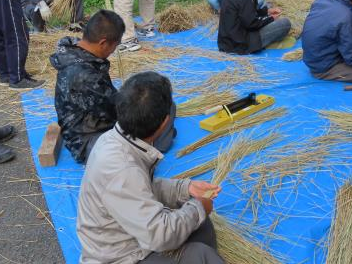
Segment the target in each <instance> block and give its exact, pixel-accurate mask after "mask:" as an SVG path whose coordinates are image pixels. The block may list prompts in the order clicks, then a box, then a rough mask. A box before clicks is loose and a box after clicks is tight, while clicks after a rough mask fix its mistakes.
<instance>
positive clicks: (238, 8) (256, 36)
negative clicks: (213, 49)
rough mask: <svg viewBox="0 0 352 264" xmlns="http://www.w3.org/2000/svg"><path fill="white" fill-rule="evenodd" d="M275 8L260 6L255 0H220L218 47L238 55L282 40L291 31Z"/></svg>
mask: <svg viewBox="0 0 352 264" xmlns="http://www.w3.org/2000/svg"><path fill="white" fill-rule="evenodd" d="M280 13H281V10H280V9H278V8H269V9H268V8H267V6H263V7H262V8H260V7H259V5H258V0H222V2H221V8H220V23H219V33H218V47H219V50H220V51H223V52H228V53H238V54H240V55H243V54H249V53H253V52H257V51H260V50H262V49H264V48H265V47H266V46H268V45H269V44H271V43H272V42H275V41H280V40H282V39H283V38H284V37H285V36H286V35H287V34H288V32H289V31H290V29H291V23H290V21H289V20H288V19H287V18H279V17H280Z"/></svg>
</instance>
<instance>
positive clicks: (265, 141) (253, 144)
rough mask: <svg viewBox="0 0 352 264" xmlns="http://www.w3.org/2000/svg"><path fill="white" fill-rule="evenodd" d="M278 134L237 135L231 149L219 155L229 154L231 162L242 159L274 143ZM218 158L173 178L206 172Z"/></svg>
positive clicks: (211, 168)
mask: <svg viewBox="0 0 352 264" xmlns="http://www.w3.org/2000/svg"><path fill="white" fill-rule="evenodd" d="M279 137H280V136H279V134H277V133H271V134H270V135H268V136H266V137H264V138H262V139H257V140H253V139H251V138H249V137H242V135H241V136H239V137H238V139H237V140H235V141H234V142H233V144H232V146H231V151H230V152H229V153H227V152H225V153H222V154H221V155H229V154H230V155H229V157H230V158H231V162H234V161H235V160H238V159H242V158H243V157H245V156H247V155H249V154H251V153H254V152H257V151H260V150H262V149H264V148H266V147H268V146H270V145H272V144H274V143H276V142H277V141H278V140H279ZM218 159H222V157H221V156H220V157H217V158H214V159H212V160H210V161H208V162H206V163H203V164H201V165H198V166H196V167H194V168H192V169H189V170H187V171H185V172H182V173H180V174H178V175H175V176H174V177H173V178H174V179H185V178H192V177H194V176H197V175H200V174H203V173H206V172H208V171H210V170H213V169H214V168H216V165H217V162H218Z"/></svg>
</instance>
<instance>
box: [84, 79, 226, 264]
mask: <svg viewBox="0 0 352 264" xmlns="http://www.w3.org/2000/svg"><path fill="white" fill-rule="evenodd" d="M116 101H117V112H118V121H117V123H116V125H115V126H114V128H113V129H111V130H109V131H107V132H105V133H104V134H103V135H101V136H100V137H99V139H98V140H97V142H96V144H95V145H94V147H93V149H92V151H91V154H90V155H89V158H88V161H87V165H86V170H85V174H84V177H83V180H82V184H81V190H80V195H79V202H78V217H77V234H78V237H79V239H80V242H81V244H82V253H81V258H80V263H121V264H134V263H139V264H151V263H155V264H166V263H171V264H176V263H184V264H186V263H192V264H198V263H199V264H201V263H203V264H223V263H224V261H223V260H222V259H221V257H220V256H219V255H218V254H217V251H216V238H215V232H214V228H213V225H212V223H211V221H210V220H209V218H208V217H207V215H209V214H210V213H211V211H212V199H214V198H215V197H216V196H217V195H218V193H219V192H220V191H221V189H220V187H219V186H217V185H213V184H210V183H207V182H204V181H191V180H189V179H185V180H175V179H163V178H155V177H154V169H155V167H156V165H157V164H158V162H159V161H160V160H161V159H162V158H163V154H162V153H161V152H160V151H158V150H157V149H156V148H155V147H154V146H153V143H154V141H155V140H156V139H157V138H158V137H159V136H160V135H161V134H162V133H163V130H164V129H165V128H166V127H167V126H168V123H169V121H170V106H171V104H172V96H171V84H170V81H169V80H168V79H167V78H166V77H164V76H162V75H159V74H157V73H155V72H144V73H140V74H137V75H134V76H132V77H131V78H130V79H128V80H127V81H126V82H125V83H124V84H123V86H122V87H121V88H120V90H119V93H118V94H117V95H116ZM208 191H210V192H211V193H212V195H211V197H210V198H203V197H204V194H205V193H207V192H208ZM180 247H181V248H182V249H181V252H182V253H181V256H180V260H179V262H176V260H174V259H172V258H170V257H168V256H166V255H165V254H163V252H165V251H169V250H175V249H179V248H180Z"/></svg>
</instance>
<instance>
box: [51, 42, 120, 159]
mask: <svg viewBox="0 0 352 264" xmlns="http://www.w3.org/2000/svg"><path fill="white" fill-rule="evenodd" d="M78 41H79V39H77V38H71V37H65V38H63V39H61V40H60V41H59V43H58V47H57V51H56V53H55V54H53V55H52V56H51V57H50V62H51V64H52V65H53V67H54V68H55V69H56V70H57V71H58V73H57V81H56V87H55V108H56V112H57V117H58V123H59V125H60V127H61V131H62V136H63V138H64V140H65V145H66V147H67V148H68V149H69V150H70V152H71V154H72V156H73V157H74V158H75V160H76V161H78V162H84V161H85V160H86V158H87V157H85V150H86V147H87V144H88V143H89V141H90V140H91V139H92V137H94V136H97V135H99V134H101V133H103V132H105V131H107V130H109V129H111V128H112V127H113V126H114V124H115V123H116V119H117V114H116V108H115V104H114V102H113V99H114V95H115V93H116V91H117V90H116V89H115V88H114V86H113V84H112V82H111V79H110V76H109V68H110V63H109V61H108V60H106V59H100V58H98V57H96V56H94V55H93V54H91V53H89V52H88V51H86V50H84V49H82V48H80V47H78V46H77V42H78Z"/></svg>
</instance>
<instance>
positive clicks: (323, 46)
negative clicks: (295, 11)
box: [302, 0, 352, 73]
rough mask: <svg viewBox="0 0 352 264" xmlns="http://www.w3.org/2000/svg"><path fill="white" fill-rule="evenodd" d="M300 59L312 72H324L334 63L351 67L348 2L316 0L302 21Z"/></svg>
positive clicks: (351, 7) (351, 27)
mask: <svg viewBox="0 0 352 264" xmlns="http://www.w3.org/2000/svg"><path fill="white" fill-rule="evenodd" d="M302 48H303V61H304V62H305V64H306V65H307V66H308V67H309V68H310V70H311V71H312V72H313V73H324V72H326V71H328V70H329V69H330V68H332V67H333V66H334V65H336V64H338V63H342V62H345V63H346V64H347V65H350V66H352V3H351V1H350V0H316V1H315V2H314V3H313V5H312V7H311V9H310V12H309V15H308V17H307V19H306V21H305V23H304V27H303V33H302Z"/></svg>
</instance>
